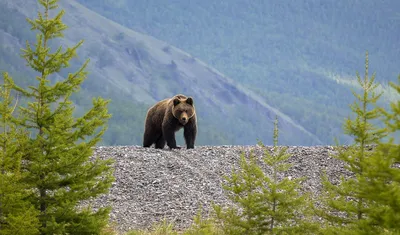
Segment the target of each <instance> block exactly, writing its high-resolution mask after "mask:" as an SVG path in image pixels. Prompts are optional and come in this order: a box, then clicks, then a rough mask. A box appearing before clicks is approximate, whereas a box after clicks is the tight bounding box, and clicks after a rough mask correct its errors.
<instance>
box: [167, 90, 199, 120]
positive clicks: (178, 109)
mask: <svg viewBox="0 0 400 235" xmlns="http://www.w3.org/2000/svg"><path fill="white" fill-rule="evenodd" d="M194 114H195V109H194V105H193V98H192V97H188V98H186V97H181V96H176V97H174V99H173V107H172V115H174V117H175V118H176V119H178V120H179V122H180V123H181V124H182V125H185V124H186V123H187V122H188V121H189V119H190V118H192V117H193V116H194Z"/></svg>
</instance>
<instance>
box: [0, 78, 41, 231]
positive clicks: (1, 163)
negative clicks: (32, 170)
mask: <svg viewBox="0 0 400 235" xmlns="http://www.w3.org/2000/svg"><path fill="white" fill-rule="evenodd" d="M3 78H4V83H3V84H2V88H1V91H0V92H1V93H0V95H1V103H0V115H1V119H0V128H1V131H0V235H6V234H9V235H17V234H18V235H25V234H26V235H31V234H32V235H33V234H39V229H38V228H39V220H38V218H37V215H38V214H39V213H38V210H35V208H34V207H33V205H32V204H31V203H29V202H28V201H26V200H24V199H25V198H26V197H27V196H28V193H29V192H28V191H27V190H26V189H27V185H26V184H25V183H24V182H23V181H22V179H23V178H24V177H25V176H26V174H27V173H26V172H24V171H22V170H21V168H22V167H21V165H22V158H23V155H24V151H26V146H27V143H28V133H27V132H26V131H24V130H21V129H18V128H17V125H18V120H17V119H15V118H14V117H13V113H14V111H15V108H16V105H17V103H18V100H17V101H16V103H15V104H13V99H12V96H11V91H12V86H13V82H14V81H13V80H12V78H11V77H9V76H8V74H7V73H4V75H3Z"/></svg>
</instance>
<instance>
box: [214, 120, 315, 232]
mask: <svg viewBox="0 0 400 235" xmlns="http://www.w3.org/2000/svg"><path fill="white" fill-rule="evenodd" d="M277 122H278V121H277V119H276V121H275V125H274V149H275V150H276V151H275V152H273V153H272V154H271V153H270V152H269V150H268V149H266V148H265V146H264V145H263V144H262V143H261V142H260V143H259V145H260V146H261V147H262V148H265V151H264V158H263V160H264V162H265V164H267V165H268V166H269V167H270V168H271V169H272V175H271V176H268V175H266V174H265V173H264V172H263V170H262V169H261V167H260V166H259V165H258V164H257V162H256V158H255V156H254V155H253V153H252V152H250V155H249V160H248V161H247V160H246V158H245V155H244V153H243V154H242V155H241V158H240V170H239V171H237V172H233V173H232V176H231V177H226V180H227V181H228V183H227V184H226V185H224V186H223V187H224V189H225V190H228V191H230V192H232V193H233V194H232V195H230V196H229V197H230V199H231V200H232V201H233V202H235V203H236V205H237V206H238V207H239V208H240V210H238V208H228V209H222V207H221V206H217V205H215V206H214V209H215V212H216V218H217V221H219V224H220V225H221V227H222V230H223V231H224V233H225V234H230V235H231V234H313V232H316V231H317V227H316V226H315V224H313V223H311V222H310V221H309V220H307V218H308V217H307V215H308V206H307V205H308V204H309V201H308V195H307V194H304V195H300V194H299V192H298V189H299V188H300V186H301V185H300V182H301V181H302V180H303V178H299V179H289V178H288V177H284V178H282V179H279V178H278V176H279V174H280V173H284V172H285V171H287V170H288V169H289V168H290V167H291V164H289V163H285V161H286V160H288V159H289V158H290V155H289V154H287V153H286V151H287V147H282V148H281V149H280V150H279V149H278V148H277V144H278V127H277V125H278V123H277Z"/></svg>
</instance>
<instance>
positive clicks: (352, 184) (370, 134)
mask: <svg viewBox="0 0 400 235" xmlns="http://www.w3.org/2000/svg"><path fill="white" fill-rule="evenodd" d="M357 80H358V83H359V85H360V87H361V88H362V91H363V92H362V94H357V93H356V92H353V94H354V96H355V97H356V102H354V104H352V105H351V106H350V107H351V110H352V111H353V113H354V114H355V115H356V116H355V118H354V119H351V118H350V117H349V118H347V120H346V121H345V123H344V131H345V133H346V134H348V135H350V136H352V137H353V138H354V142H355V143H354V144H353V145H352V146H349V147H348V148H346V147H340V146H338V148H337V150H338V155H337V156H335V157H336V158H337V159H340V160H341V161H343V162H344V163H345V167H346V169H348V170H349V171H350V172H351V173H353V176H354V177H352V178H350V179H344V177H341V179H340V184H338V185H336V184H333V183H331V182H330V181H329V180H328V179H327V176H326V175H324V177H323V185H324V190H323V194H322V198H321V199H322V201H323V202H324V203H325V206H326V207H323V209H322V210H320V211H318V212H317V213H318V214H319V215H321V216H323V217H324V218H325V219H326V220H327V221H328V222H329V225H331V226H333V227H332V228H329V227H328V229H327V233H333V234H336V232H335V231H336V229H337V227H338V226H339V227H340V226H344V227H343V230H342V231H341V233H343V234H344V233H353V232H354V229H355V227H356V226H355V225H356V224H359V223H364V222H365V221H366V220H367V217H366V213H367V211H369V210H371V208H373V207H374V206H375V203H373V202H371V201H366V200H365V196H364V195H363V194H362V193H361V191H362V189H363V188H364V185H363V184H362V183H361V181H370V180H371V178H369V177H368V175H367V174H366V170H367V168H368V167H369V166H368V167H367V166H366V165H365V164H366V162H367V161H368V159H371V158H372V157H373V155H374V151H368V145H372V144H374V143H376V142H377V141H378V140H379V139H381V138H383V137H384V136H385V135H386V131H385V129H379V128H378V127H376V126H374V125H373V124H372V122H373V121H375V120H377V119H378V118H379V117H380V116H381V113H380V112H379V109H378V108H377V107H370V106H373V105H376V103H377V101H378V99H379V98H380V96H381V95H382V93H380V94H376V93H375V89H376V87H377V84H375V83H374V80H375V74H373V75H372V76H371V78H369V77H368V53H366V61H365V75H364V79H362V78H361V77H360V75H359V74H358V73H357ZM343 213H344V214H343ZM360 229H362V230H363V231H361V230H360V231H359V232H367V231H368V228H365V227H364V228H362V227H360Z"/></svg>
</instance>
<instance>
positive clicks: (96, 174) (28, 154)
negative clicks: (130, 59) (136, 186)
mask: <svg viewBox="0 0 400 235" xmlns="http://www.w3.org/2000/svg"><path fill="white" fill-rule="evenodd" d="M57 2H58V1H57V0H39V3H40V5H41V6H42V7H43V8H44V13H42V12H39V13H38V18H36V19H28V22H29V23H30V25H31V29H32V30H37V31H39V33H38V34H37V37H36V39H37V41H36V43H35V44H34V45H31V44H30V43H29V42H27V43H26V49H24V50H23V58H24V59H25V60H26V62H27V64H28V65H29V66H30V67H31V68H32V69H33V70H34V71H35V72H36V73H38V74H39V75H38V76H37V77H36V81H37V86H33V85H31V86H29V87H28V88H23V87H20V86H17V85H14V84H13V88H14V89H15V90H17V91H18V92H20V93H21V94H22V95H23V96H24V98H26V99H27V100H28V105H27V106H19V114H20V115H21V116H20V117H19V118H18V119H17V121H18V122H17V123H16V124H17V126H16V128H17V129H18V130H21V131H23V133H26V131H29V132H30V133H29V139H27V140H25V141H24V142H23V143H19V144H21V146H23V148H19V151H21V155H14V156H15V157H18V156H19V157H20V158H21V160H22V161H24V164H23V165H22V166H21V169H22V170H23V172H24V173H25V174H24V175H23V176H22V179H21V180H23V182H24V183H25V185H26V187H27V188H28V189H29V190H28V191H29V192H31V193H30V194H29V195H27V196H26V199H27V201H26V202H30V203H31V204H32V205H33V206H34V207H35V208H36V210H38V211H39V212H40V214H39V216H38V217H37V218H38V219H39V221H40V228H39V230H40V234H99V233H100V231H101V230H102V228H103V227H104V226H105V225H106V224H107V222H108V213H109V210H110V208H99V209H98V210H97V211H93V210H92V209H91V208H90V207H84V206H82V205H81V203H82V202H83V201H85V200H88V199H92V198H95V197H97V196H98V195H100V194H103V193H106V192H108V189H109V187H111V183H112V181H113V176H112V172H113V168H112V161H111V160H101V159H99V158H94V157H93V158H91V157H92V155H93V149H92V148H93V147H94V146H95V145H96V144H97V143H98V142H99V141H100V140H101V137H102V135H103V134H104V132H105V130H106V124H107V120H108V119H109V118H110V114H108V111H107V105H108V103H109V101H107V100H104V99H102V98H94V99H93V107H92V108H91V109H89V110H88V111H87V112H86V113H85V114H84V115H83V116H81V117H77V118H75V117H73V111H74V105H73V103H72V102H71V101H70V97H71V95H72V94H73V93H75V92H77V91H78V90H79V87H80V85H81V83H82V82H83V81H84V80H85V78H86V72H85V68H86V65H87V63H88V61H86V62H85V63H84V64H83V66H82V67H81V68H80V69H79V70H78V71H76V72H75V73H69V74H68V76H67V77H66V79H64V80H61V81H57V82H54V83H53V84H52V83H51V79H50V78H51V76H52V75H54V74H55V73H58V72H60V70H61V69H63V68H67V67H68V66H69V61H70V60H71V59H72V58H74V57H75V56H76V50H77V48H78V47H79V46H80V45H81V44H82V41H81V42H79V43H78V44H76V45H75V46H74V47H72V48H67V49H66V50H65V51H63V50H62V47H61V46H60V47H59V48H57V50H55V51H54V52H52V50H51V48H50V47H49V45H50V44H51V39H55V38H59V37H63V31H64V30H65V29H66V28H67V26H66V25H65V24H63V22H62V20H61V18H62V16H63V15H64V11H63V10H61V11H60V12H59V13H57V14H56V15H55V16H54V18H50V17H49V14H50V13H49V12H50V11H51V10H54V9H56V8H57V7H58V5H57ZM30 82H31V84H32V83H33V82H34V81H30ZM99 128H100V130H99ZM25 136H28V135H25ZM17 143H18V142H17ZM16 160H18V159H16ZM32 231H34V230H32Z"/></svg>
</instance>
